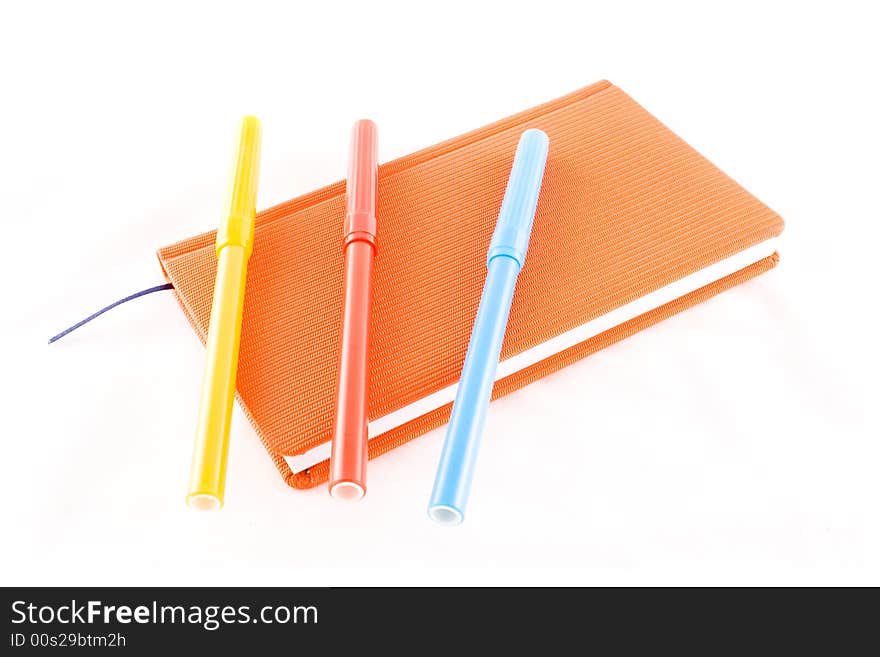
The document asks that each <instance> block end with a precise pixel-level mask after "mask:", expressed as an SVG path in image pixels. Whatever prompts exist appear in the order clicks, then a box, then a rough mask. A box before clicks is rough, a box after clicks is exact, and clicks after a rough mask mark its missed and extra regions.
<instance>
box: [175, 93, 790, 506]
mask: <svg viewBox="0 0 880 657" xmlns="http://www.w3.org/2000/svg"><path fill="white" fill-rule="evenodd" d="M527 128H539V129H541V130H543V131H544V132H546V133H547V134H548V135H549V137H550V152H549V156H548V160H547V166H546V170H545V175H544V183H543V187H542V191H541V195H540V199H539V202H538V209H537V213H536V216H535V222H534V229H533V232H532V238H531V243H530V247H529V257H528V260H527V262H526V266H525V267H524V269H523V271H522V273H521V275H520V277H519V282H518V285H517V289H516V294H515V296H514V300H513V306H512V308H511V313H510V320H509V324H508V330H507V334H506V337H505V340H504V347H503V350H502V354H501V359H502V360H501V366H500V367H499V376H498V380H496V383H495V388H494V392H493V397H498V396H500V395H503V394H506V393H508V392H511V391H513V390H516V389H518V388H521V387H523V386H525V385H527V384H528V383H530V382H531V381H534V380H536V379H538V378H540V377H543V376H546V375H548V374H550V373H552V372H554V371H556V370H558V369H559V368H561V367H564V366H565V365H567V364H570V363H572V362H574V361H576V360H578V359H580V358H583V357H585V356H587V355H589V354H591V353H593V352H595V351H597V350H599V349H602V348H603V347H605V346H607V345H609V344H612V343H613V342H616V341H618V340H621V339H623V338H625V337H627V336H629V335H632V334H633V333H635V332H637V331H639V330H641V329H643V328H645V327H647V326H650V325H652V324H654V323H656V322H658V321H660V320H662V319H664V318H666V317H668V316H670V315H672V314H674V313H676V312H679V311H681V310H683V309H685V308H688V307H690V306H692V305H694V304H696V303H699V302H700V301H703V300H704V299H706V298H708V297H710V296H712V295H714V294H717V293H718V292H721V291H723V290H725V289H727V288H729V287H731V286H733V285H736V284H738V283H740V282H742V281H745V280H747V279H749V278H751V277H753V276H756V275H758V274H760V273H762V272H764V271H767V270H768V269H771V268H772V267H773V266H774V265H775V264H776V261H777V256H776V253H775V251H774V250H773V249H774V247H773V238H775V237H776V236H778V235H779V234H780V233H781V232H782V228H783V222H782V220H781V218H780V217H779V216H778V215H777V214H776V213H775V212H773V211H772V210H771V209H769V208H768V207H767V206H765V205H764V204H762V203H761V202H760V201H759V200H758V199H756V198H755V197H754V196H752V195H751V194H749V193H748V192H747V191H746V190H745V189H743V188H742V187H740V186H739V185H738V184H737V183H736V182H734V181H733V180H732V179H731V178H729V177H728V176H727V175H725V174H724V173H723V172H722V171H720V170H719V169H718V168H717V167H715V166H714V165H713V164H712V163H711V162H709V161H708V160H706V159H705V158H704V157H702V156H701V155H700V154H699V153H697V152H696V151H695V150H694V149H693V148H691V147H690V146H689V145H688V144H687V143H685V142H684V141H683V140H682V139H681V138H679V137H678V136H677V135H675V134H674V133H673V132H672V131H670V130H669V129H668V128H667V127H665V126H664V125H663V124H662V123H660V122H659V121H658V120H657V119H656V118H654V117H653V116H652V115H651V114H650V113H648V112H647V111H646V110H645V109H643V108H642V107H641V106H640V105H638V104H637V103H636V102H635V101H634V100H632V99H631V98H630V97H629V96H627V95H626V94H625V93H624V92H623V91H621V90H620V89H619V88H617V87H615V86H614V85H612V84H611V83H609V82H605V81H603V82H599V83H596V84H593V85H591V86H589V87H586V88H584V89H581V90H579V91H577V92H574V93H572V94H569V95H567V96H564V97H562V98H560V99H557V100H554V101H551V102H548V103H545V104H543V105H541V106H538V107H535V108H533V109H530V110H527V111H525V112H522V113H520V114H517V115H514V116H512V117H509V118H506V119H503V120H501V121H498V122H496V123H494V124H492V125H489V126H486V127H484V128H481V129H479V130H476V131H473V132H470V133H467V134H465V135H462V136H460V137H457V138H455V139H451V140H449V141H446V142H443V143H441V144H437V145H435V146H432V147H430V148H427V149H425V150H422V151H419V152H417V153H414V154H412V155H409V156H406V157H403V158H400V159H397V160H394V161H392V162H388V163H387V164H384V165H381V166H380V168H379V189H378V206H377V216H378V228H377V240H378V242H379V245H380V248H379V250H378V254H377V256H376V261H375V275H374V286H375V287H374V290H373V293H374V296H373V305H372V317H371V322H372V325H371V326H372V331H373V333H372V335H373V338H372V344H371V352H370V371H371V377H370V392H369V418H370V442H369V452H370V457H371V458H372V457H375V456H378V455H380V454H382V453H384V452H386V451H388V450H390V449H393V448H394V447H397V446H398V445H401V444H402V443H404V442H406V441H408V440H411V439H412V438H415V437H417V436H419V435H422V434H424V433H425V432H427V431H429V430H431V429H433V428H435V427H438V426H440V425H442V424H443V423H444V422H446V421H447V419H448V417H449V412H450V409H451V401H452V397H451V396H450V391H454V386H455V383H456V381H457V379H458V375H459V372H460V370H461V366H462V363H463V360H464V356H465V352H466V350H467V343H468V338H469V333H470V329H471V326H472V324H473V319H474V315H475V313H476V309H477V305H478V303H479V298H480V292H481V288H482V283H483V280H484V277H485V267H486V249H487V248H488V244H489V240H490V238H491V234H492V229H493V227H494V224H495V220H496V218H497V214H498V209H499V207H500V204H501V199H502V197H503V195H504V187H505V183H506V180H507V175H508V173H509V171H510V166H511V163H512V161H513V155H514V151H515V149H516V144H517V140H518V138H519V135H520V133H522V131H523V130H525V129H527ZM344 213H345V183H344V181H341V182H337V183H335V184H333V185H330V186H328V187H325V188H323V189H320V190H317V191H315V192H313V193H311V194H306V195H305V196H301V197H299V198H296V199H293V200H291V201H288V202H287V203H283V204H281V205H279V206H276V207H274V208H271V209H269V210H265V211H263V212H261V213H259V214H258V215H257V227H256V235H255V238H254V251H253V255H252V256H251V260H250V264H249V272H248V279H247V293H246V299H245V309H244V321H243V326H242V338H241V350H240V357H239V371H238V398H239V401H240V403H241V405H242V407H243V408H244V410H245V413H246V415H247V416H248V418H249V419H250V421H251V422H252V424H253V426H254V428H255V429H256V432H257V434H258V435H259V437H260V439H261V440H262V441H263V444H264V445H265V447H266V449H267V451H268V452H269V454H270V456H271V457H272V459H273V460H274V462H275V464H276V466H277V467H278V469H279V471H280V473H281V474H282V476H283V477H284V478H285V480H286V481H287V483H289V484H290V485H291V486H294V487H298V488H307V487H311V486H315V485H317V484H319V483H322V482H324V481H326V479H327V475H328V463H327V460H326V456H325V448H328V447H329V445H327V442H328V441H329V440H330V437H331V423H332V418H333V396H334V386H335V380H336V368H337V364H338V349H339V327H340V321H341V315H342V274H343V257H342V222H343V216H344ZM213 241H214V233H205V234H203V235H199V236H196V237H192V238H189V239H186V240H184V241H182V242H178V243H177V244H173V245H171V246H167V247H164V248H162V249H160V250H159V252H158V255H159V260H160V262H161V265H162V268H163V270H164V272H165V275H166V277H167V278H168V280H169V281H170V282H171V283H173V285H174V289H175V294H176V295H177V298H178V300H179V302H180V305H181V307H182V308H183V310H184V312H185V313H186V315H187V317H188V318H189V320H190V322H191V323H192V325H193V327H194V328H195V330H196V332H197V333H198V335H199V336H200V337H201V339H202V340H203V341H204V339H205V336H206V334H207V324H208V319H209V315H210V309H211V294H212V290H213V282H214V274H215V267H216V257H215V254H214V246H213ZM326 453H327V454H329V449H326Z"/></svg>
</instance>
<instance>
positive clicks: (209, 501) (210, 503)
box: [186, 493, 223, 511]
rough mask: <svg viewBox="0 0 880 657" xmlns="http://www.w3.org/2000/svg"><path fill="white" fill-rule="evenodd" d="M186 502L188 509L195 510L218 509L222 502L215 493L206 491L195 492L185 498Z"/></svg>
mask: <svg viewBox="0 0 880 657" xmlns="http://www.w3.org/2000/svg"><path fill="white" fill-rule="evenodd" d="M186 503H187V505H189V508H190V509H195V510H196V511H219V510H220V507H222V506H223V502H221V501H220V498H219V497H217V496H216V495H210V494H208V493H196V494H195V495H190V496H189V497H187V498H186Z"/></svg>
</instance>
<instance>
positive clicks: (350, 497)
mask: <svg viewBox="0 0 880 657" xmlns="http://www.w3.org/2000/svg"><path fill="white" fill-rule="evenodd" d="M366 493H367V491H366V489H365V488H364V487H363V486H361V485H360V484H358V483H355V482H353V481H340V482H337V483H335V484H333V485H332V486H331V487H330V496H331V497H334V498H335V499H337V500H343V501H345V502H357V501H358V500H359V499H361V498H362V497H363V496H364V495H366Z"/></svg>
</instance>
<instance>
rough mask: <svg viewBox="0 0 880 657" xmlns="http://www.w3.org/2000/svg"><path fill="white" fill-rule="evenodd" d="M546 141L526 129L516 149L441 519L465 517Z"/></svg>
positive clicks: (443, 475)
mask: <svg viewBox="0 0 880 657" xmlns="http://www.w3.org/2000/svg"><path fill="white" fill-rule="evenodd" d="M549 143H550V141H549V139H548V138H547V135H546V134H544V133H543V132H541V131H540V130H526V131H525V132H524V133H523V134H522V136H521V137H520V140H519V145H518V146H517V149H516V155H515V157H514V160H513V167H512V169H511V171H510V177H509V179H508V181H507V189H506V191H505V193H504V201H503V202H502V203H501V211H500V212H499V214H498V221H497V223H496V224H495V232H494V233H493V235H492V242H491V243H490V245H489V252H488V254H487V271H486V282H485V284H484V286H483V294H482V296H481V297H480V306H479V309H478V310H477V317H476V319H475V320H474V327H473V330H472V331H471V339H470V342H469V343H468V350H467V356H465V360H464V367H462V370H461V377H460V379H459V383H458V390H457V391H456V395H455V402H454V403H453V405H452V416H451V417H450V420H449V426H448V428H447V431H446V440H445V442H444V443H443V453H442V455H441V456H440V465H439V466H438V468H437V475H436V477H435V479H434V490H433V492H432V493H431V501H430V503H429V505H428V515H429V516H430V517H431V518H432V519H433V520H434V521H436V522H438V523H440V524H446V525H457V524H459V523H461V522H462V521H463V520H464V511H465V506H466V504H467V499H468V494H469V492H470V487H471V481H472V479H473V475H474V467H475V465H476V461H477V453H478V451H479V448H480V438H481V436H482V433H483V428H484V426H485V424H486V413H487V411H488V408H489V399H490V397H491V395H492V386H493V385H494V383H495V371H496V370H497V368H498V359H499V357H500V355H501V345H502V343H503V341H504V333H505V331H506V330H507V318H508V316H509V315H510V304H511V302H512V301H513V292H514V290H515V288H516V279H517V277H518V276H519V272H520V270H521V269H522V266H523V264H524V263H525V258H526V251H527V250H528V247H529V236H530V235H531V232H532V222H533V221H534V218H535V208H536V206H537V204H538V193H539V192H540V189H541V181H542V179H543V176H544V164H545V162H546V160H547V150H548V148H549Z"/></svg>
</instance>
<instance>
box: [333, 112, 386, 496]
mask: <svg viewBox="0 0 880 657" xmlns="http://www.w3.org/2000/svg"><path fill="white" fill-rule="evenodd" d="M378 164H379V163H378V135H377V130H376V124H375V123H373V122H372V121H367V120H362V121H358V122H357V123H355V125H354V129H353V130H352V136H351V154H350V159H349V167H348V180H347V183H346V209H345V227H344V238H343V251H344V258H345V279H344V284H343V285H344V292H343V294H344V305H343V311H342V313H343V314H342V341H341V346H340V353H339V375H338V381H337V387H336V413H335V417H334V422H333V449H332V452H331V455H330V481H329V489H330V494H331V495H332V496H333V497H335V498H337V499H343V500H358V499H360V498H361V497H363V496H364V494H365V493H366V492H367V483H366V480H367V440H368V436H367V395H368V392H369V351H370V349H369V347H370V301H371V297H372V279H373V258H374V257H375V255H376V186H377V180H378Z"/></svg>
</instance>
